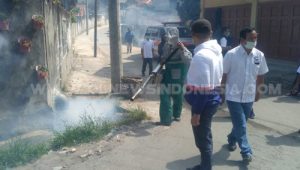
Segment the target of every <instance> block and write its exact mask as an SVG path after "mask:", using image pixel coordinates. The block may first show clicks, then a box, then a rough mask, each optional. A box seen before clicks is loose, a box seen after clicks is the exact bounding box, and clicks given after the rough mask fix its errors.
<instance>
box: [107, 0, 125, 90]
mask: <svg viewBox="0 0 300 170" xmlns="http://www.w3.org/2000/svg"><path fill="white" fill-rule="evenodd" d="M108 12H109V35H110V36H109V37H110V58H111V61H110V62H111V85H112V93H117V92H120V84H121V77H122V76H123V64H122V56H121V50H122V49H121V41H120V39H121V38H120V37H121V33H120V32H121V31H120V1H119V0H109V1H108Z"/></svg>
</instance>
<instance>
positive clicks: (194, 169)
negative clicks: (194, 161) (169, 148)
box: [186, 165, 201, 170]
mask: <svg viewBox="0 0 300 170" xmlns="http://www.w3.org/2000/svg"><path fill="white" fill-rule="evenodd" d="M186 170H201V165H196V166H194V167H192V168H186Z"/></svg>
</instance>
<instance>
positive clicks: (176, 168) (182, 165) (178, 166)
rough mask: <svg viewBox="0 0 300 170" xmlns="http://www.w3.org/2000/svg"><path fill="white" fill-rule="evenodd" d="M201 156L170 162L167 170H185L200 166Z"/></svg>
mask: <svg viewBox="0 0 300 170" xmlns="http://www.w3.org/2000/svg"><path fill="white" fill-rule="evenodd" d="M199 161H200V156H194V157H191V158H188V159H180V160H176V161H173V162H169V163H168V164H167V165H166V169H169V170H185V169H186V168H191V167H193V166H195V165H197V164H199Z"/></svg>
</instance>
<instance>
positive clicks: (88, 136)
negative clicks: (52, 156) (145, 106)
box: [51, 108, 147, 150]
mask: <svg viewBox="0 0 300 170" xmlns="http://www.w3.org/2000/svg"><path fill="white" fill-rule="evenodd" d="M146 118H147V114H146V112H145V111H143V110H142V109H140V108H138V109H133V110H130V111H129V113H128V114H127V115H126V116H125V117H124V118H123V119H121V120H120V121H117V122H107V121H104V122H103V121H102V120H99V119H95V118H92V117H90V116H86V115H84V116H83V117H82V118H81V121H80V123H79V124H78V125H74V126H66V129H65V131H63V132H55V134H54V138H53V140H52V142H51V148H52V149H53V150H58V149H61V148H62V147H64V146H74V145H78V144H81V143H88V142H90V141H95V140H99V139H102V138H103V137H104V136H105V135H107V134H108V133H109V132H110V131H111V130H112V129H113V128H116V127H119V126H121V125H126V124H131V123H134V122H137V121H141V120H144V119H146Z"/></svg>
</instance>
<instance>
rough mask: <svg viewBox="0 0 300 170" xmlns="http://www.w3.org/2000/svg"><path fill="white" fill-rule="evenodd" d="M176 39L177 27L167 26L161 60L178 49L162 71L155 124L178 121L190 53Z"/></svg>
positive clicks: (166, 124) (165, 124)
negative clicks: (157, 118) (158, 120)
mask: <svg viewBox="0 0 300 170" xmlns="http://www.w3.org/2000/svg"><path fill="white" fill-rule="evenodd" d="M178 39H179V32H178V29H177V28H175V27H174V28H173V27H171V28H167V32H166V34H165V40H166V42H165V44H164V46H163V52H162V58H161V60H162V61H165V60H166V58H167V57H168V56H169V55H170V54H171V53H172V52H173V51H174V50H175V49H176V48H179V50H178V51H177V52H176V53H175V54H174V55H173V56H172V58H171V59H170V60H169V61H168V62H167V63H166V65H165V70H164V71H163V75H162V81H161V90H160V108H159V115H160V122H158V123H157V125H164V126H170V125H171V123H172V121H173V120H175V121H180V116H181V111H182V105H183V103H182V102H183V84H184V80H185V77H186V73H187V67H188V64H189V62H190V59H191V58H192V54H191V52H189V51H188V50H187V49H186V48H185V47H184V46H183V44H181V43H179V40H178Z"/></svg>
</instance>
